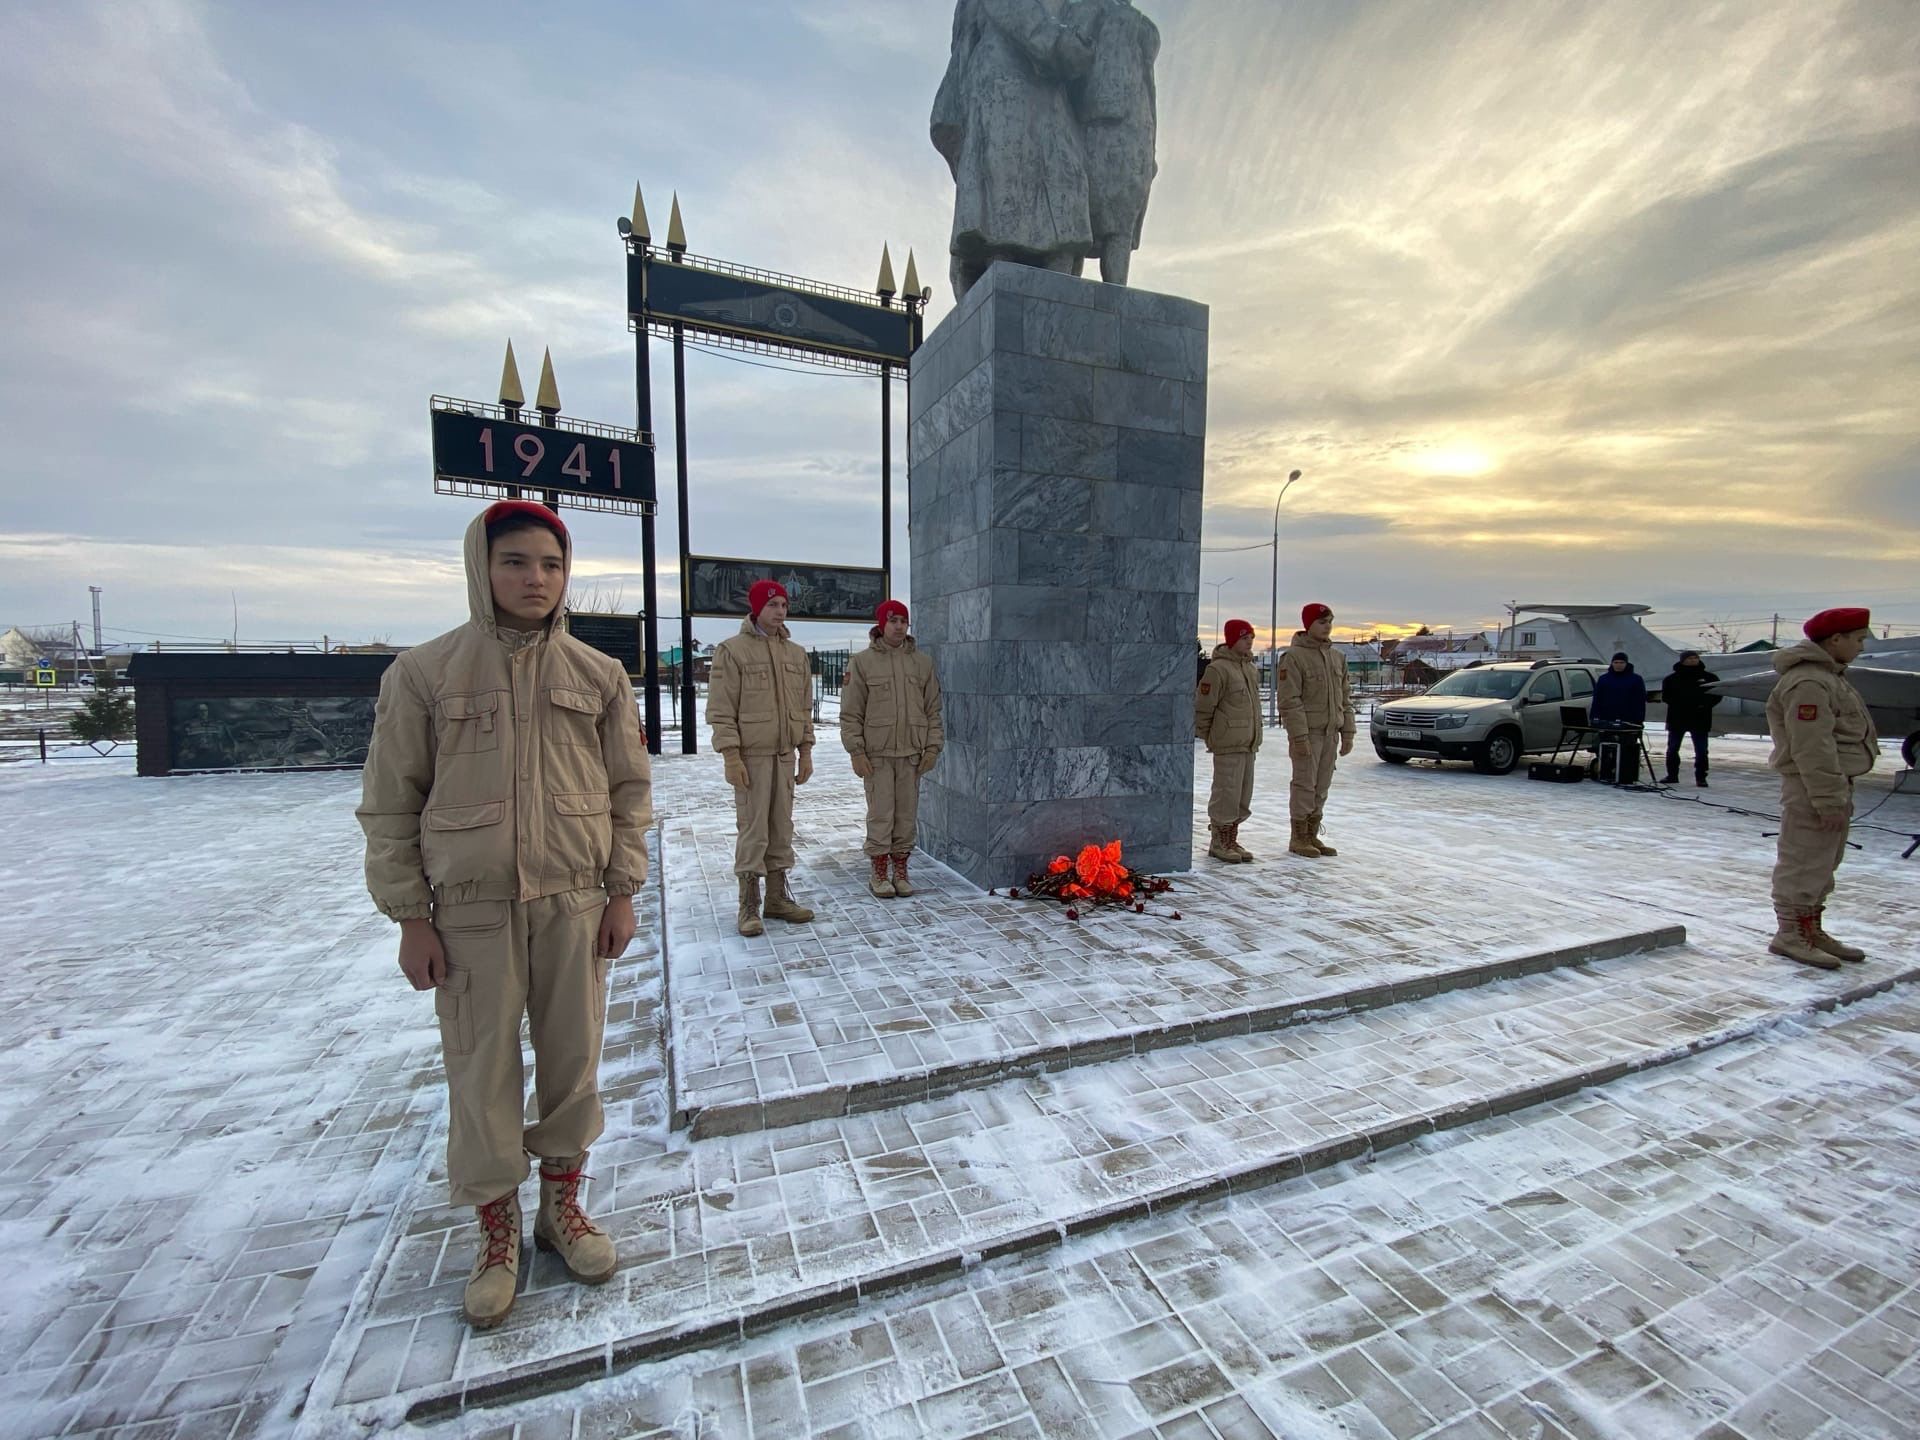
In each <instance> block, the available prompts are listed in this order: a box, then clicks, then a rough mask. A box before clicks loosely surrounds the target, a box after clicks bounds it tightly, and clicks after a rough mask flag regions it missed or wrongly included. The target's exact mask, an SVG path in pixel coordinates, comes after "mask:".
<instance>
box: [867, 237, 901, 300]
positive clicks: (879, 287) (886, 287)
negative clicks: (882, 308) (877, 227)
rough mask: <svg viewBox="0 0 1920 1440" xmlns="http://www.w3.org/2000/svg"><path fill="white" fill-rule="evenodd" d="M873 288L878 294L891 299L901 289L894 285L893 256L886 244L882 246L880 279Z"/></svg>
mask: <svg viewBox="0 0 1920 1440" xmlns="http://www.w3.org/2000/svg"><path fill="white" fill-rule="evenodd" d="M873 288H874V292H875V293H876V294H879V295H881V296H885V297H889V298H890V297H892V296H893V295H895V294H897V293H898V291H899V288H900V287H899V286H897V285H895V284H894V283H893V256H892V254H891V253H890V252H889V251H888V250H887V247H886V244H885V243H884V242H883V243H882V244H881V246H880V278H879V280H878V281H876V282H875V284H874V287H873Z"/></svg>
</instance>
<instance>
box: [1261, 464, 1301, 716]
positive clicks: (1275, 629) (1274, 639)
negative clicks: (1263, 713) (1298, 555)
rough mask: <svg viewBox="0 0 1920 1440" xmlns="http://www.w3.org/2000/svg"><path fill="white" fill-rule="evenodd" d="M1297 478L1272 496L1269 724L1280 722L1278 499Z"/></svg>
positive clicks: (1294, 474)
mask: <svg viewBox="0 0 1920 1440" xmlns="http://www.w3.org/2000/svg"><path fill="white" fill-rule="evenodd" d="M1299 478H1300V472H1299V471H1298V470H1294V471H1292V472H1290V473H1289V474H1288V476H1287V483H1286V484H1285V485H1282V486H1281V487H1280V493H1279V494H1278V495H1276V496H1274V497H1273V592H1272V594H1271V596H1270V598H1269V603H1270V604H1271V606H1272V611H1271V613H1270V614H1269V615H1268V617H1267V686H1268V689H1269V690H1270V691H1271V692H1272V698H1271V700H1270V701H1269V718H1268V721H1267V723H1268V724H1270V725H1278V724H1279V723H1280V501H1281V500H1282V498H1284V497H1285V495H1286V493H1287V489H1288V487H1289V486H1291V485H1292V484H1293V482H1294V481H1296V480H1298V479H1299Z"/></svg>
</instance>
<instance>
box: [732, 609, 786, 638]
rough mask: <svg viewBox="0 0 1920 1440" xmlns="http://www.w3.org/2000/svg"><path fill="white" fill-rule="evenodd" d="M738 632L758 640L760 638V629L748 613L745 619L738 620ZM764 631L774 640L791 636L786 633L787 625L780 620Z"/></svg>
mask: <svg viewBox="0 0 1920 1440" xmlns="http://www.w3.org/2000/svg"><path fill="white" fill-rule="evenodd" d="M740 633H741V634H742V635H745V636H748V637H749V638H751V639H754V640H758V639H759V638H760V634H761V631H760V627H759V626H758V625H756V624H755V623H754V619H753V617H752V616H751V615H749V616H747V618H746V619H744V620H742V621H741V622H740ZM766 633H767V634H769V635H771V636H773V638H774V639H776V640H791V639H792V638H793V636H792V635H790V634H788V633H787V627H786V623H785V622H784V621H783V622H781V623H780V624H779V625H776V626H775V627H774V628H773V629H771V630H769V631H767V632H766Z"/></svg>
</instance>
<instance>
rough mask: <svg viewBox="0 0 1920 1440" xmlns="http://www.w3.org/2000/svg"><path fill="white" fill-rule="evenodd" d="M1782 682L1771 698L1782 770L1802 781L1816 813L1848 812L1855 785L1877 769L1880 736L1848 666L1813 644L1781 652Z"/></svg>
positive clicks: (1777, 665) (1777, 658) (1777, 764)
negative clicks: (1854, 780)
mask: <svg viewBox="0 0 1920 1440" xmlns="http://www.w3.org/2000/svg"><path fill="white" fill-rule="evenodd" d="M1773 668H1774V669H1775V670H1776V671H1778V672H1779V674H1780V678H1779V679H1778V680H1776V681H1774V683H1773V691H1772V693H1771V694H1769V695H1768V696H1767V733H1768V734H1770V735H1772V736H1773V756H1772V758H1771V759H1770V760H1769V761H1768V763H1769V764H1771V765H1772V766H1773V768H1774V769H1776V770H1781V771H1785V772H1788V773H1791V774H1794V775H1798V776H1799V777H1800V781H1801V783H1802V784H1803V785H1805V786H1806V787H1807V796H1808V798H1809V799H1811V800H1812V801H1813V808H1814V809H1815V810H1819V811H1824V812H1826V813H1828V814H1838V813H1840V812H1842V811H1844V810H1845V809H1846V808H1847V802H1848V797H1849V795H1850V793H1851V786H1850V784H1849V782H1850V781H1851V780H1852V779H1853V777H1854V776H1856V775H1864V774H1866V773H1867V772H1868V771H1869V770H1871V769H1873V764H1874V761H1876V760H1878V759H1879V758H1880V737H1879V736H1878V735H1877V734H1876V733H1875V732H1874V728H1873V716H1871V715H1870V714H1868V713H1867V706H1866V702H1865V701H1864V700H1862V699H1861V698H1860V692H1859V691H1858V690H1856V689H1854V688H1853V685H1852V683H1851V682H1849V681H1848V679H1847V675H1846V667H1845V666H1844V665H1842V664H1841V663H1840V662H1839V661H1838V660H1835V659H1834V658H1833V657H1832V656H1831V655H1829V654H1827V652H1826V651H1825V650H1823V649H1822V648H1821V647H1820V645H1819V644H1818V643H1817V642H1815V641H1812V640H1802V641H1801V642H1800V643H1799V644H1798V645H1794V646H1791V647H1789V648H1788V649H1785V650H1781V651H1778V652H1777V653H1776V654H1775V655H1774V657H1773Z"/></svg>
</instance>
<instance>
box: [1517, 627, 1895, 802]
mask: <svg viewBox="0 0 1920 1440" xmlns="http://www.w3.org/2000/svg"><path fill="white" fill-rule="evenodd" d="M1652 613H1653V607H1652V606H1650V605H1522V606H1520V607H1519V608H1518V610H1517V611H1516V612H1515V614H1516V615H1543V616H1545V617H1546V618H1547V619H1549V620H1551V621H1553V622H1554V630H1555V632H1556V634H1557V635H1558V637H1559V639H1560V651H1561V654H1562V655H1563V656H1564V657H1565V658H1567V659H1570V660H1571V659H1576V658H1580V657H1586V658H1590V659H1593V660H1598V661H1601V662H1602V663H1604V662H1605V661H1606V660H1607V659H1608V658H1609V657H1611V656H1612V655H1613V653H1614V652H1615V651H1617V650H1624V651H1625V652H1626V655H1627V658H1628V659H1629V660H1631V661H1632V662H1633V665H1634V669H1635V670H1637V671H1638V672H1639V673H1640V677H1641V678H1642V679H1643V680H1645V681H1646V682H1647V689H1648V691H1649V692H1652V691H1656V690H1658V689H1659V688H1660V682H1661V681H1662V680H1663V679H1664V678H1665V677H1666V675H1667V673H1668V672H1669V671H1671V670H1672V669H1673V666H1674V662H1675V661H1677V660H1678V659H1679V658H1680V652H1679V651H1678V650H1676V649H1674V648H1673V646H1671V645H1669V644H1668V643H1667V642H1666V641H1665V640H1662V639H1661V638H1660V637H1659V636H1658V635H1656V634H1654V633H1653V632H1652V631H1651V630H1649V629H1647V627H1646V626H1645V625H1643V624H1641V623H1640V617H1641V616H1642V615H1651V614H1652ZM1777 653H1778V652H1777V651H1773V650H1753V651H1746V650H1742V651H1737V652H1735V653H1733V654H1730V655H1710V654H1708V653H1706V652H1705V651H1701V652H1700V658H1701V660H1702V661H1704V662H1705V663H1706V666H1707V668H1708V669H1709V670H1711V671H1713V673H1714V674H1716V675H1718V676H1719V677H1720V680H1719V683H1718V684H1716V685H1715V686H1714V689H1715V690H1716V691H1717V692H1718V693H1719V694H1721V695H1723V696H1725V697H1727V698H1726V700H1725V701H1724V703H1722V704H1721V705H1720V706H1719V708H1718V709H1716V710H1715V711H1714V712H1713V728H1714V729H1715V730H1718V731H1721V732H1723V733H1733V734H1755V735H1764V734H1765V733H1766V730H1767V695H1768V693H1769V692H1770V691H1771V690H1772V689H1773V682H1774V680H1775V679H1776V678H1777V676H1776V674H1775V671H1774V668H1773V657H1774V655H1775V654H1777ZM1847 679H1848V680H1850V681H1852V682H1853V687H1854V689H1856V690H1858V691H1859V692H1860V698H1861V699H1863V700H1865V701H1866V702H1867V710H1868V712H1869V713H1870V714H1871V715H1872V716H1873V723H1874V727H1875V728H1876V729H1877V730H1879V732H1880V734H1881V735H1882V736H1883V737H1884V738H1886V739H1889V740H1901V745H1900V756H1901V758H1902V759H1903V760H1905V761H1906V763H1907V766H1908V768H1909V769H1920V635H1914V636H1907V637H1903V638H1901V639H1897V640H1880V639H1874V640H1869V641H1868V642H1867V647H1866V649H1865V650H1864V651H1863V652H1862V653H1861V656H1860V658H1859V659H1858V660H1856V661H1854V663H1853V664H1851V665H1849V666H1848V667H1847ZM1648 713H1649V715H1650V716H1651V715H1653V714H1655V713H1659V714H1664V713H1665V711H1664V708H1663V707H1659V706H1651V707H1649V711H1648ZM1902 737H1905V738H1904V739H1902Z"/></svg>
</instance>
